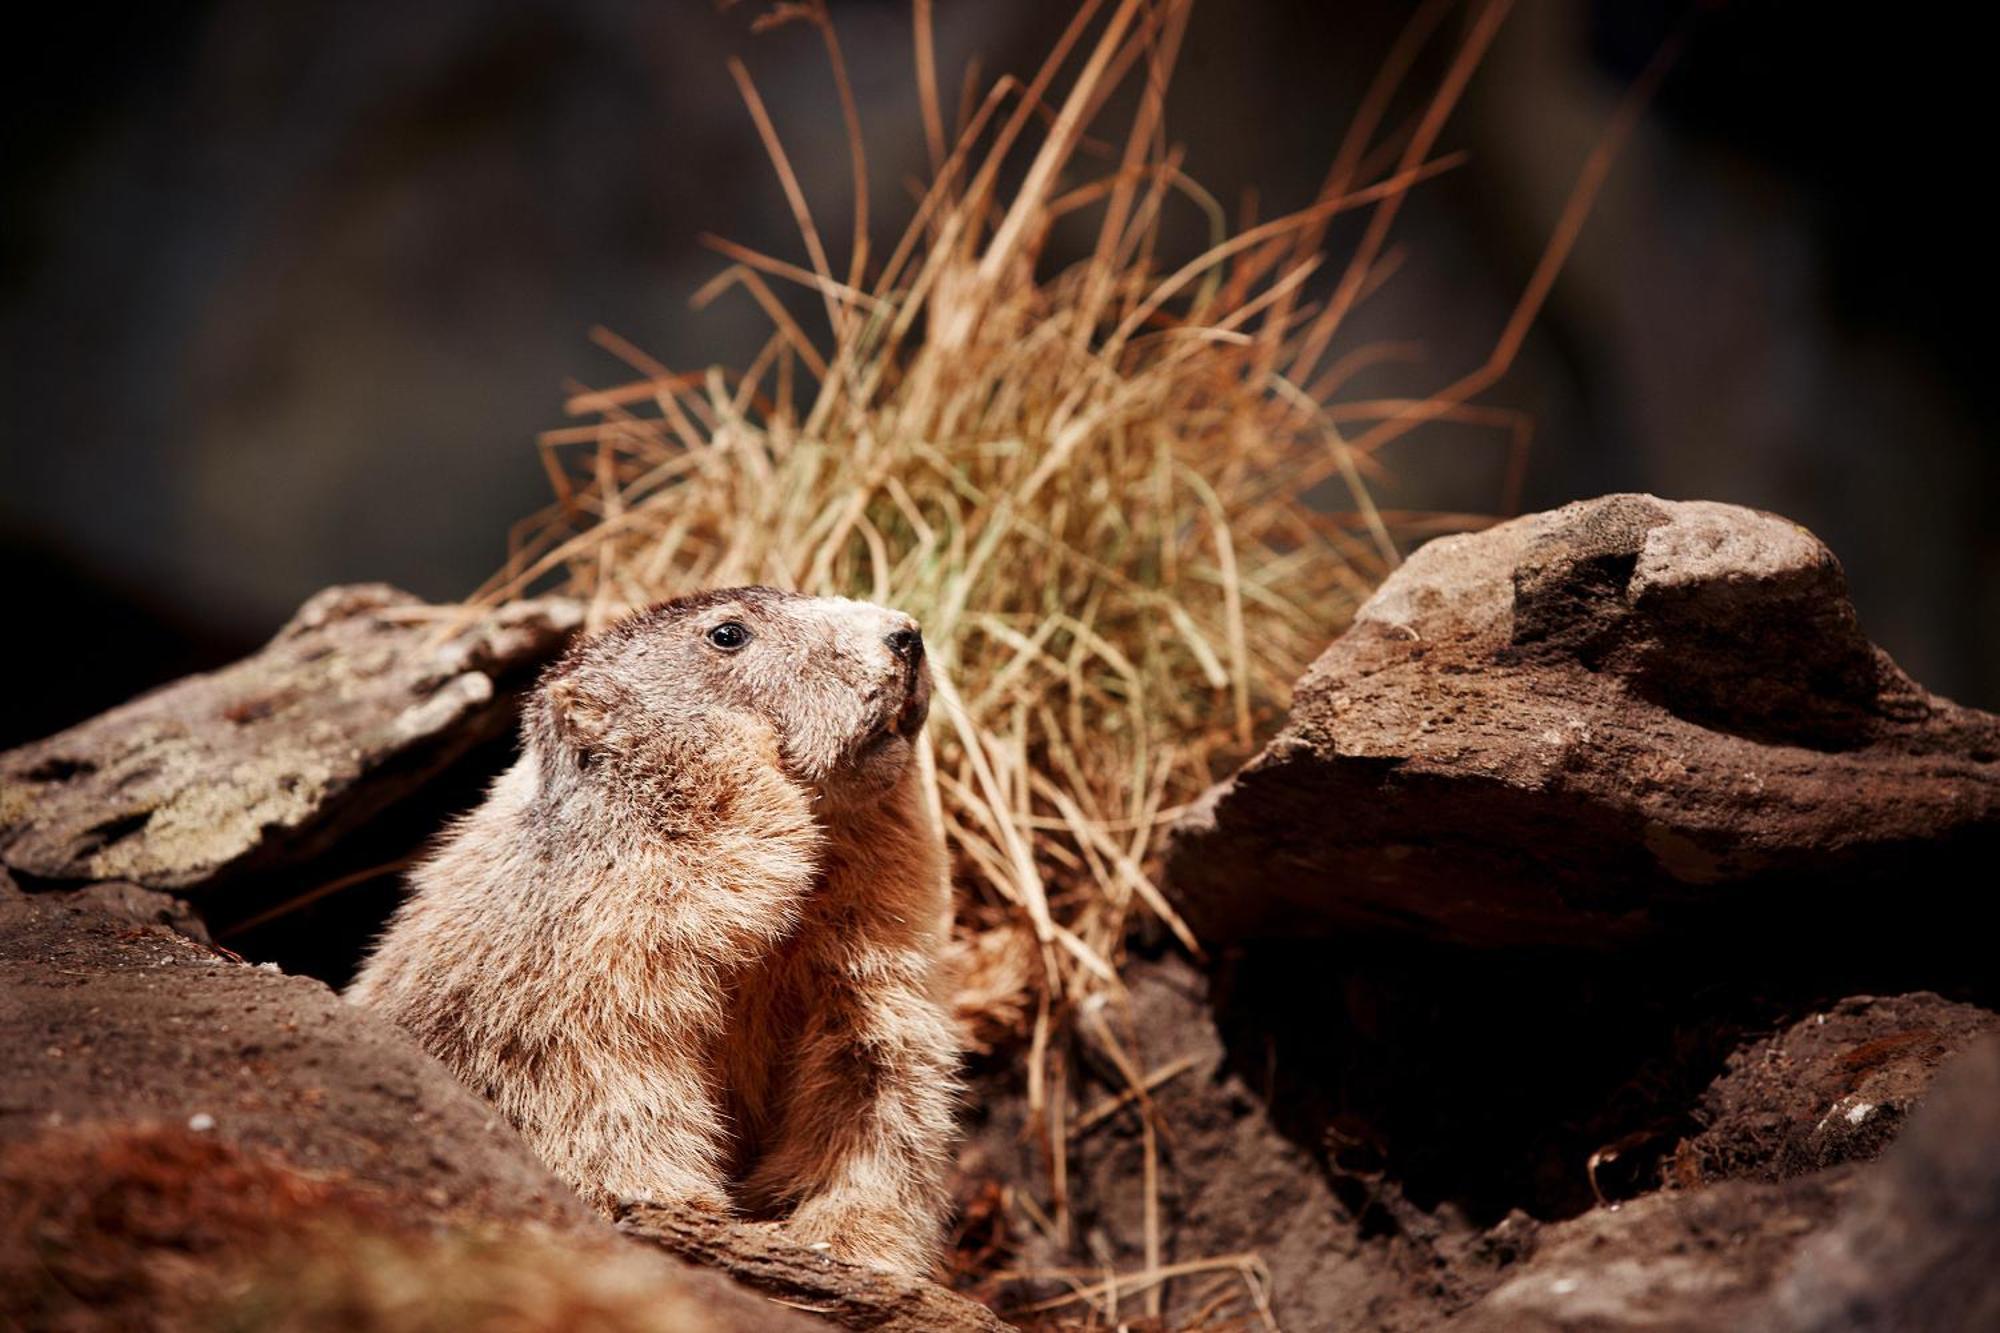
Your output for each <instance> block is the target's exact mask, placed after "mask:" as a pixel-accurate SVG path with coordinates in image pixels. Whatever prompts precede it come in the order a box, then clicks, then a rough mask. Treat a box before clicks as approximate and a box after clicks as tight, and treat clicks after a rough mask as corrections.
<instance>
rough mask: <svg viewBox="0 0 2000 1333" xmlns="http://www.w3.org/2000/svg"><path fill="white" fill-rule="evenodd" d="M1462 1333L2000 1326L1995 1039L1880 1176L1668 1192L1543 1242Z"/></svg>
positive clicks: (1952, 1077) (1872, 1169) (1982, 1045)
mask: <svg viewBox="0 0 2000 1333" xmlns="http://www.w3.org/2000/svg"><path fill="white" fill-rule="evenodd" d="M1451 1327H1452V1328H1454V1329H1460V1328H1462V1329H1466V1330H1468V1331H1469V1333H1487V1331H1488V1330H1490V1331H1491V1333H1501V1331H1502V1330H1505V1331H1506V1333H1515V1330H1524V1331H1525V1333H1542V1331H1547V1333H1554V1331H1556V1330H1564V1331H1568V1330H1576V1331H1577V1333H1583V1331H1584V1330H1589V1333H1615V1330H1622V1329H1633V1330H1637V1329H1645V1330H1649V1331H1658V1333H1676V1331H1682V1333H1711V1331H1712V1330H1738V1331H1740V1333H1773V1331H1774V1330H1776V1331H1778V1333H1890V1331H1891V1330H1894V1331H1895V1333H1959V1330H1968V1329H1987V1328H1994V1327H2000V1038H1995V1037H1990V1036H1989V1037H1986V1038H1983V1039H1980V1040H1978V1041H1976V1042H1975V1043H1974V1044H1973V1045H1972V1046H1971V1047H1970V1048H1969V1049H1968V1050H1967V1051H1966V1053H1965V1054H1964V1055H1963V1056H1962V1057H1961V1058H1959V1059H1958V1060H1957V1061H1955V1062H1954V1063H1953V1064H1951V1065H1950V1066H1947V1068H1946V1069H1945V1071H1944V1072H1943V1074H1942V1075H1941V1076H1940V1077H1939V1079H1938V1084H1937V1090H1936V1092H1935V1094H1934V1095H1933V1096H1932V1098H1931V1100H1930V1101H1929V1103H1928V1104H1926V1105H1925V1106H1924V1107H1923V1108H1922V1109H1921V1110H1919V1111H1918V1112H1917V1113H1916V1114H1915V1115H1914V1116H1913V1117H1912V1119H1911V1121H1910V1124H1909V1128H1908V1130H1907V1132H1906V1133H1905V1134H1904V1135H1903V1137H1902V1138H1901V1139H1900V1140H1898V1141H1897V1142H1896V1143H1895V1145H1894V1146H1893V1147H1892V1148H1890V1150H1889V1151H1888V1153H1887V1154H1886V1155H1885V1156H1884V1157H1883V1158H1882V1159H1881V1160H1880V1161H1879V1162H1876V1163H1873V1164H1872V1165H1867V1166H1862V1165H1857V1164H1849V1165H1844V1166H1836V1167H1830V1168H1828V1169H1825V1170H1821V1171H1815V1172H1812V1173H1811V1174H1807V1175H1800V1176H1794V1177H1791V1178H1789V1179H1785V1180H1781V1181H1776V1182H1771V1181H1753V1180H1729V1181H1723V1182H1720V1183H1718V1184H1713V1185H1709V1186H1706V1187H1703V1188H1699V1189H1694V1190H1690V1191H1674V1190H1668V1191H1663V1192H1661V1193H1657V1194H1653V1195H1649V1196H1647V1197H1646V1198H1643V1199H1638V1200H1634V1201H1632V1202H1630V1203H1626V1204H1623V1205H1621V1206H1620V1207H1618V1208H1617V1209H1610V1208H1599V1209H1595V1210H1593V1211H1591V1212H1589V1213H1586V1214H1584V1215H1583V1216H1581V1217H1577V1218H1573V1219H1571V1220H1569V1221H1567V1222H1561V1223H1556V1224H1554V1225H1551V1226H1546V1227H1543V1228H1542V1229H1541V1231H1540V1232H1539V1234H1538V1235H1537V1236H1536V1238H1535V1241H1534V1244H1533V1246H1532V1249H1531V1252H1530V1253H1529V1255H1528V1256H1527V1257H1526V1259H1525V1261H1524V1262H1522V1263H1521V1264H1520V1265H1518V1267H1517V1268H1516V1270H1515V1271H1514V1272H1513V1273H1511V1274H1510V1275H1509V1276H1508V1277H1507V1278H1506V1280H1505V1281H1503V1282H1501V1283H1499V1284H1498V1285H1496V1286H1495V1287H1493V1289H1492V1290H1490V1291H1489V1292H1487V1294H1486V1295H1485V1296H1484V1297H1483V1298H1482V1299H1481V1300H1480V1301H1478V1302H1477V1303H1476V1304H1474V1305H1473V1306H1471V1307H1470V1308H1469V1309H1468V1310H1466V1311H1465V1312H1464V1313H1463V1314H1462V1315H1461V1316H1460V1317H1458V1318H1456V1319H1454V1320H1453V1321H1452V1323H1451Z"/></svg>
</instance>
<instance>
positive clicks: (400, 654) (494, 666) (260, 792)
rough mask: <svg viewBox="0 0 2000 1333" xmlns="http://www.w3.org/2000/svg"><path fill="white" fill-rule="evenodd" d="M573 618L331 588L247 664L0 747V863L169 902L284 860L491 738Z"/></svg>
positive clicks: (546, 605) (556, 608)
mask: <svg viewBox="0 0 2000 1333" xmlns="http://www.w3.org/2000/svg"><path fill="white" fill-rule="evenodd" d="M582 619H583V616H582V609H581V608H580V607H579V606H578V605H577V604H576V603H574V602H570V601H566V600H560V599H548V600H539V601H524V602H516V603H512V604H509V605H507V606H504V607H500V608H497V609H495V610H491V611H480V612H472V611H466V610H462V609H461V608H457V607H434V606H430V605H427V604H426V603H424V602H421V601H419V600H418V599H416V598H414V597H411V596H410V595H408V594H407V593H402V592H398V591H396V590H395V589H393V588H389V587H386V586H383V585H381V584H363V585H357V586H353V587H341V588H331V589H328V590H327V591H325V592H322V593H320V594H319V595H317V596H315V597H314V598H313V599H312V600H311V601H309V602H307V603H306V604H305V606H303V607H302V608H300V610H299V612H298V614H297V615H296V616H294V617H293V618H292V620H291V623H289V624H287V625H286V626H285V627H284V629H282V630H280V631H279V632H278V635H277V637H276V638H274V639H272V640H271V642H270V643H269V644H268V645H267V646H266V647H265V648H264V649H262V650H261V651H260V652H258V653H257V654H255V655H254V656H251V657H247V658H245V659H243V660H242V661H240V662H237V663H235V664H234V665H232V666H228V667H225V668H223V669H222V670H220V671H216V672H213V673H211V674H208V675H201V676H190V677H188V678H187V679H185V680H182V681H178V682H176V683H174V684H172V685H168V686H165V687H163V688H162V689H159V690H156V691H154V692H153V693H151V694H148V695H144V696H142V697H141V698H139V699H136V700H134V701H132V702H131V703H128V704H125V705H124V706H122V707H119V708H115V709H113V710H111V711H110V712H108V713H105V714H102V715H101V716H99V717H96V718H93V719H91V720H90V721H88V722H85V723H83V724H81V725H80V726H76V727H73V728H71V729H70V730H68V731H65V732H62V733H61V734H59V735H56V736H51V737H49V738H48V739H46V740H43V741H38V742H36V743H34V744H32V745H26V746H23V747H21V748H20V749H17V750H13V751H10V752H8V753H7V754H5V755H0V864H4V865H5V866H6V867H7V868H8V869H10V870H12V871H13V872H14V873H15V875H17V876H18V877H20V878H21V879H23V881H25V882H33V881H42V882H51V881H52V882H55V883H57V884H62V883H83V882H89V881H96V880H126V881H131V882H134V883H138V884H142V885H145V886H147V887H149V888H154V889H170V890H175V891H180V892H187V891H192V890H197V889H200V888H204V887H206V886H209V885H211V884H213V883H216V882H218V881H221V880H224V879H228V878H232V877H235V876H237V875H240V874H243V873H246V872H249V871H252V870H257V871H262V870H270V869H273V868H278V867H283V866H286V865H292V864H296V863H298V862H299V861H302V860H304V859H306V858H308V857H311V856H313V855H316V854H317V853H318V852H320V851H322V850H324V849H325V848H326V847H327V846H329V845H330V844H331V843H332V842H334V841H335V840H337V839H339V838H340V837H341V836H342V835H343V834H345V833H347V832H349V831H351V830H352V829H354V828H356V827H357V826H359V825H360V824H361V823H363V822H364V821H366V820H367V819H368V818H369V817H370V816H371V815H373V814H375V813H377V812H378V811H380V810H382V809H383V808H384V807H386V806H388V805H389V804H390V803H392V802H394V801H396V800H397V799H399V798H400V797H402V796H404V795H406V794H407V793H408V792H410V791H411V790H412V789H413V788H415V787H416V786H418V785H420V784H422V783H423V782H425V781H426V780H428V779H429V778H430V777H432V776H434V775H436V774H437V773H439V772H440V771H442V770H443V769H445V768H447V767H449V765H450V764H451V763H452V761H454V760H455V759H457V758H458V757H460V756H461V755H463V754H464V753H465V752H466V751H467V750H469V749H471V748H472V747H473V746H475V745H478V744H479V743H480V742H482V741H485V740H488V739H491V738H493V737H495V736H498V735H499V734H500V733H501V732H502V731H504V730H505V728H506V727H507V726H508V725H509V723H510V722H511V720H512V717H513V708H512V703H511V698H510V694H511V693H512V692H513V691H514V690H516V689H518V688H519V687H520V686H522V685H524V684H526V683H527V682H528V680H529V679H531V677H532V675H533V673H534V671H535V670H536V669H537V668H538V667H539V666H540V665H541V664H543V663H545V662H547V661H548V660H550V659H551V658H553V657H554V656H555V654H556V653H557V652H559V651H560V650H561V648H562V647H563V645H564V643H565V642H566V641H567V640H568V638H569V636H570V635H571V634H572V633H573V632H574V631H575V630H576V628H577V627H578V626H579V625H580V624H581V623H582Z"/></svg>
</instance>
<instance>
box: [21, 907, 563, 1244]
mask: <svg viewBox="0 0 2000 1333" xmlns="http://www.w3.org/2000/svg"><path fill="white" fill-rule="evenodd" d="M144 892H145V891H144V890H132V891H128V894H127V896H128V898H136V897H137V895H138V894H142V893H144ZM152 897H153V899H154V900H155V904H154V908H153V910H158V911H167V910H169V909H168V908H166V907H165V906H164V905H163V903H162V902H161V900H163V899H164V895H158V894H154V895H152ZM65 899H71V900H70V901H65ZM136 905H138V906H139V907H140V911H141V914H142V915H141V916H140V917H135V916H134V915H133V914H132V912H131V911H130V910H129V908H128V909H126V910H121V911H119V912H116V913H113V912H107V911H104V910H102V909H101V908H98V907H95V906H92V905H90V904H89V903H87V902H84V901H77V900H75V899H74V898H73V896H72V895H66V894H48V893H34V894H23V893H20V892H18V891H15V890H11V889H7V888H5V887H4V886H0V1055H4V1058H5V1061H6V1067H7V1070H8V1074H7V1077H6V1079H5V1082H4V1085H0V1144H4V1143H8V1142H14V1141H19V1140H23V1139H26V1138H30V1137H32V1136H34V1135H36V1134H39V1133H42V1132H44V1131H47V1130H50V1129H55V1128H61V1127H65V1126H78V1125H89V1124H102V1123H110V1124H125V1125H133V1124H155V1125H165V1126H170V1127H187V1128H192V1129H195V1130H197V1131H198V1132H202V1133H205V1134H210V1135H212V1136H213V1137H214V1138H216V1139H217V1140H218V1141H221V1142H224V1143H228V1144H233V1145H237V1146H240V1147H242V1148H244V1149H246V1150H249V1151H262V1152H270V1153H275V1154H277V1155H278V1156H279V1157H281V1158H282V1159H283V1160H284V1161H285V1162H287V1163H290V1164H291V1165H292V1166H294V1167H295V1168H297V1169H299V1170H302V1171H306V1172H310V1173H313V1174H315V1175H319V1176H324V1177H328V1178H332V1179H337V1180H341V1181H344V1182H349V1183H351V1184H354V1185H356V1186H359V1187H365V1188H366V1189H368V1190H370V1191H371V1192H372V1193H374V1194H375V1195H377V1196H380V1197H382V1198H384V1199H386V1200H389V1201H391V1202H392V1203H393V1204H394V1205H395V1206H396V1207H397V1208H398V1209H400V1210H403V1211H404V1212H405V1214H406V1215H407V1214H410V1213H415V1214H420V1215H425V1216H432V1215H442V1214H450V1213H463V1214H465V1215H468V1216H474V1217H479V1218H483V1219H488V1220H512V1221H526V1220H531V1221H535V1222H539V1223H542V1224H544V1225H550V1226H558V1227H571V1228H573V1227H576V1226H580V1225H583V1224H585V1223H587V1222H590V1221H593V1220H594V1214H592V1213H591V1212H590V1211H589V1210H588V1209H587V1208H585V1207H584V1205H583V1204H582V1203H581V1202H580V1201H579V1200H578V1199H577V1198H576V1197H575V1195H573V1194H572V1193H571V1192H570V1191H569V1190H568V1189H567V1188H566V1187H565V1186H563V1185H562V1184H561V1183H560V1182H558V1181H557V1180H556V1179H555V1178H554V1177H553V1176H551V1175H550V1174H549V1173H548V1171H547V1170H546V1169H545V1168H544V1167H543V1166H542V1164H541V1163H540V1162H539V1161H538V1160H536V1158H535V1157H534V1155H533V1154H532V1153H531V1152H530V1151H529V1150H528V1148H527V1146H526V1145H525V1144H524V1143H522V1141H521V1140H520V1138H519V1136H518V1135H516V1134H515V1132H514V1130H513V1129H512V1127H510V1126H509V1125H507V1124H506V1123H505V1122H504V1121H502V1120H501V1119H500V1118H499V1116H498V1115H497V1114H496V1113H495V1112H494V1111H493V1110H492V1108H490V1107H489V1106H487V1105H486V1103H485V1102H483V1101H481V1100H480V1099H479V1098H478V1097H477V1096H475V1095H474V1094H473V1093H471V1092H469V1091H467V1090H466V1089H465V1088H464V1087H462V1086H460V1085H459V1083H458V1082H457V1081H456V1080H455V1079H453V1078H452V1076H451V1074H450V1073H449V1072H448V1071H446V1070H445V1068H444V1067H443V1066H442V1065H439V1064H438V1063H437V1062H436V1061H434V1060H432V1059H431V1058H430V1057H429V1056H427V1055H425V1054H424V1053H423V1052H422V1051H420V1050H418V1049H417V1048H416V1046H415V1045H414V1044H412V1043H411V1042H409V1041H408V1040H407V1039H405V1038H404V1037H403V1035H402V1034H401V1033H400V1032H398V1031H397V1030H395V1029H394V1028H393V1027H391V1026H390V1025H389V1024H387V1023H385V1022H383V1021H382V1020H380V1019H378V1018H376V1017H375V1016H374V1015H372V1014H368V1013H364V1012H361V1011H359V1010H356V1009H354V1008H351V1007H350V1006H348V1005H347V1004H345V1003H344V1002H342V1001H341V999H340V998H339V997H338V996H336V995H335V994H334V993H333V992H332V991H331V990H329V989H327V987H325V986H324V985H322V984H320V983H319V982H317V981H312V980H309V979H307V978H304V977H292V976H285V975H282V974H281V973H279V972H277V971H275V970H273V969H267V968H262V967H252V966H249V965H248V964H245V963H243V962H241V961H238V960H234V959H230V958H227V957H224V956H223V955H222V954H220V953H218V952H216V951H215V950H214V949H212V948H210V947H208V946H205V945H203V944H200V943H197V942H196V941H194V940H192V939H189V938H188V937H187V936H186V935H183V934H180V933H178V932H177V931H175V930H173V929H171V928H170V927H168V926H163V925H158V924H151V923H147V922H144V921H143V920H142V917H143V916H145V915H150V914H151V913H150V910H148V908H147V907H146V906H145V905H144V904H143V903H141V904H136Z"/></svg>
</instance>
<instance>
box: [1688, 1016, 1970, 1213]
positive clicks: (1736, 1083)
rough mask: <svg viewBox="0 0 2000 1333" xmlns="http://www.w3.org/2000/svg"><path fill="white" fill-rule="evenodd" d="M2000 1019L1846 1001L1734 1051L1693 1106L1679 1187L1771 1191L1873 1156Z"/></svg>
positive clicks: (1888, 1142)
mask: <svg viewBox="0 0 2000 1333" xmlns="http://www.w3.org/2000/svg"><path fill="white" fill-rule="evenodd" d="M1996 1028H2000V1016H1996V1015H1995V1014H1992V1013H1990V1012H1988V1011H1987V1010H1985V1009H1981V1008H1978V1007H1977V1006H1975V1005H1969V1004H1957V1003H1954V1002H1952V1001H1950V1000H1946V999H1943V998H1942V997H1940V996H1937V995H1931V994H1925V993H1918V994H1915V995H1897V996H1890V997H1886V998H1876V997H1872V996H1856V997H1854V998H1851V999H1846V1000H1842V1001H1841V1002H1840V1003H1838V1004H1836V1005H1834V1006H1833V1007H1832V1008H1830V1009H1828V1010H1826V1011H1824V1012H1822V1013H1816V1014H1814V1015H1812V1016H1811V1017H1809V1018H1807V1019H1805V1020H1803V1021H1801V1022H1799V1023H1796V1024H1794V1025H1793V1026H1792V1027H1791V1028H1790V1029H1789V1030H1787V1031H1785V1032H1782V1033H1779V1034H1778V1035H1776V1036H1773V1037H1769V1038H1766V1039H1765V1040H1762V1041H1758V1042H1753V1043H1752V1044H1750V1045H1748V1046H1745V1047H1743V1048H1742V1049H1740V1050H1739V1051H1737V1052H1736V1053H1735V1054H1734V1055H1732V1056H1731V1057H1730V1058H1729V1068H1728V1071H1727V1072H1726V1073H1724V1074H1723V1075H1722V1077H1720V1078H1718V1079H1717V1080H1716V1081H1715V1082H1714V1083H1713V1084H1712V1085H1711V1086H1710V1087H1709V1089H1708V1091H1707V1092H1706V1093H1704V1094H1703V1096H1702V1099H1701V1105H1700V1106H1699V1107H1698V1108H1697V1109H1696V1111H1695V1115H1696V1117H1697V1118H1698V1119H1700V1120H1701V1121H1702V1122H1703V1124H1704V1126H1705V1127H1704V1129H1703V1130H1702V1132H1701V1133H1699V1134H1697V1135H1695V1136H1694V1137H1692V1138H1690V1139H1688V1140H1686V1141H1684V1142H1683V1143H1682V1144H1681V1145H1680V1149H1679V1151H1678V1152H1677V1153H1675V1155H1674V1162H1673V1175H1674V1178H1675V1180H1676V1183H1678V1184H1681V1185H1683V1186H1689V1185H1696V1184H1700V1183H1702V1182H1704V1181H1713V1180H1727V1179H1735V1178H1748V1179H1756V1180H1781V1179H1785V1178H1787V1177H1790V1176H1797V1175H1803V1174H1805V1173H1807V1172H1810V1171H1817V1170H1820V1169H1821V1168H1824V1167H1829V1166H1837V1165H1839V1164H1841V1163H1843V1162H1851V1161H1866V1160H1869V1159H1871V1158H1874V1157H1876V1156H1878V1155H1879V1154H1880V1153H1881V1152H1882V1150H1883V1149H1884V1148H1885V1147H1887V1146H1888V1145H1889V1144H1890V1142H1892V1141H1893V1140H1894V1139H1895V1137H1896V1136H1897V1134H1898V1133H1900V1132H1901V1131H1902V1128H1903V1125H1904V1122H1905V1121H1906V1120H1908V1118H1909V1116H1910V1113H1911V1112H1912V1111H1914V1110H1915V1109H1916V1108H1917V1106H1918V1105H1919V1104H1921V1103H1922V1101H1923V1100H1924V1097H1925V1095H1926V1094H1927V1093H1928V1092H1929V1091H1930V1086H1931V1081H1932V1079H1933V1078H1934V1077H1935V1076H1936V1074H1937V1071H1938V1069H1939V1067H1940V1066H1942V1065H1943V1064H1944V1063H1945V1062H1946V1061H1948V1060H1950V1059H1951V1058H1952V1057H1953V1056H1955V1055H1957V1054H1958V1053H1959V1052H1960V1051H1963V1050H1964V1049H1965V1048H1966V1047H1967V1046H1970V1045H1971V1044H1972V1043H1973V1042H1975V1041H1977V1040H1978V1039H1979V1038H1980V1037H1981V1036H1982V1035H1983V1034H1985V1033H1987V1032H1991V1031H1993V1030H1995V1029H1996Z"/></svg>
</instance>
